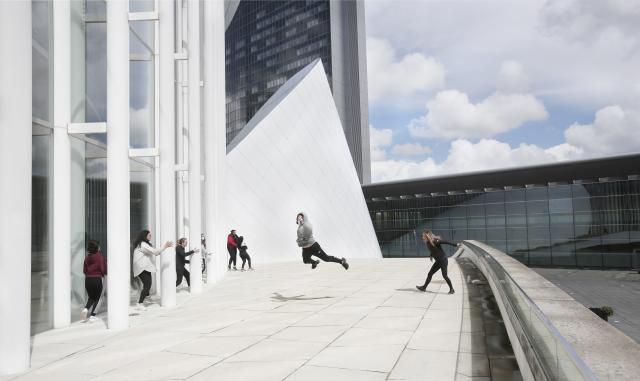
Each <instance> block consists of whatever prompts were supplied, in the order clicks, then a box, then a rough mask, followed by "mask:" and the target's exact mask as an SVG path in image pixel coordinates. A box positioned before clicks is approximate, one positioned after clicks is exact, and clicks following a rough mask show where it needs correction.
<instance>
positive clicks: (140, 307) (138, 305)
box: [136, 303, 147, 311]
mask: <svg viewBox="0 0 640 381" xmlns="http://www.w3.org/2000/svg"><path fill="white" fill-rule="evenodd" d="M136 310H138V311H146V310H147V307H146V306H145V305H144V303H136Z"/></svg>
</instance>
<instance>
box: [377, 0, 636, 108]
mask: <svg viewBox="0 0 640 381" xmlns="http://www.w3.org/2000/svg"><path fill="white" fill-rule="evenodd" d="M554 4H558V5H557V9H556V10H555V11H554V12H555V13H553V14H554V18H553V19H552V20H549V15H548V14H549V12H550V11H549V10H548V9H546V8H548V7H550V6H553V5H554ZM563 4H564V5H563ZM638 7H640V2H638V1H637V0H636V1H633V0H632V1H629V0H571V1H562V0H549V1H546V2H545V1H541V0H523V1H489V2H487V1H481V2H468V1H404V0H393V1H371V2H367V6H366V7H365V9H366V15H367V34H368V35H369V36H376V37H378V38H384V39H385V40H387V41H389V43H390V44H391V45H392V46H393V47H394V48H395V49H396V50H397V51H398V52H399V54H405V53H406V52H422V53H423V54H426V55H428V56H430V57H434V58H435V59H437V61H438V62H440V63H442V64H443V65H444V67H446V82H447V86H448V87H449V88H452V89H453V88H458V89H464V91H465V92H466V93H467V94H468V95H469V96H470V98H471V99H481V98H484V97H486V95H487V94H490V93H491V92H492V91H493V90H494V89H495V86H496V83H497V81H498V79H499V78H498V73H497V72H496V71H495V68H496V67H499V66H500V64H501V63H502V62H503V61H504V60H505V59H511V60H515V61H517V62H520V63H521V64H522V65H523V66H524V67H525V68H526V72H527V74H528V76H529V77H530V78H531V79H532V81H531V93H532V94H535V95H536V96H537V97H538V98H542V99H544V101H545V105H552V104H553V105H554V109H559V108H561V107H577V108H578V109H579V110H595V109H599V108H601V107H603V106H605V105H608V104H620V105H622V106H624V107H635V105H637V104H638V103H640V92H638V90H637V84H639V83H640V70H638V67H640V49H638V48H637V47H639V46H640V22H638V20H639V19H640V15H639V14H638ZM574 13H575V14H574ZM588 18H593V19H594V20H598V21H597V22H596V23H594V24H593V26H589V27H588V28H586V29H585V28H584V27H578V25H580V24H581V23H582V24H584V23H585V22H584V21H580V20H582V19H588ZM563 23H564V24H563ZM574 24H575V26H574ZM589 25H591V24H589ZM461 26H462V27H461ZM584 30H586V31H587V32H585V33H583V31H584ZM505 31H508V33H505ZM572 36H573V37H572ZM575 37H581V38H583V40H584V41H580V42H579V43H576V41H575V39H576V38H575ZM633 46H635V47H636V48H635V49H633ZM370 80H371V78H370Z"/></svg>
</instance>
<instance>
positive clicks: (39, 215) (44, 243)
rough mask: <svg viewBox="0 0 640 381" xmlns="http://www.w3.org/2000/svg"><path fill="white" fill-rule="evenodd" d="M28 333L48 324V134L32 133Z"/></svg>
mask: <svg viewBox="0 0 640 381" xmlns="http://www.w3.org/2000/svg"><path fill="white" fill-rule="evenodd" d="M32 139H33V140H32V149H33V151H32V157H33V162H32V163H33V164H32V171H33V173H32V178H31V179H32V204H31V221H32V222H31V334H36V333H38V332H42V331H45V330H47V329H49V328H51V320H50V316H49V315H50V314H49V308H50V306H49V280H50V279H49V248H50V244H49V243H50V239H49V237H50V228H51V227H50V224H49V219H50V215H51V213H50V208H51V203H50V200H51V181H50V179H51V171H50V168H49V163H50V162H51V160H50V155H51V135H40V136H35V135H34V136H33V137H32Z"/></svg>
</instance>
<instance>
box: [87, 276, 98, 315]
mask: <svg viewBox="0 0 640 381" xmlns="http://www.w3.org/2000/svg"><path fill="white" fill-rule="evenodd" d="M84 288H85V289H86V290H87V294H88V295H89V298H88V300H87V304H86V305H85V306H84V308H86V309H88V310H89V312H90V313H91V316H96V307H97V306H98V301H99V300H100V295H102V278H101V277H86V278H84Z"/></svg>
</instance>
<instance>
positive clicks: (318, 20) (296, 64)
mask: <svg viewBox="0 0 640 381" xmlns="http://www.w3.org/2000/svg"><path fill="white" fill-rule="evenodd" d="M225 40H226V41H225V44H226V52H225V57H226V94H227V95H226V98H227V99H226V101H227V106H226V110H227V144H229V143H230V142H231V140H233V138H234V137H235V136H236V135H237V134H238V133H239V132H240V130H242V128H243V127H244V126H245V125H246V124H247V122H248V121H249V120H250V119H251V118H252V117H253V115H254V114H255V113H256V112H257V111H258V110H259V109H260V107H262V105H264V104H265V103H266V101H267V100H268V99H269V97H271V95H273V94H274V93H275V92H276V90H278V88H279V87H280V86H281V85H282V84H284V83H285V82H286V81H287V79H289V78H291V77H292V76H293V75H294V74H295V73H297V72H298V71H299V70H300V69H302V68H303V67H305V66H306V65H307V64H309V63H311V62H312V61H314V60H315V59H317V58H321V59H322V63H323V64H324V68H325V72H326V73H327V76H328V78H329V83H331V82H332V81H331V28H330V22H329V1H328V0H306V1H250V0H243V1H241V2H240V5H239V7H238V10H237V11H236V13H235V15H234V17H233V20H232V21H231V24H230V25H229V27H228V28H227V31H226V35H225Z"/></svg>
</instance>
